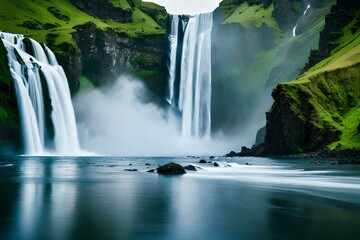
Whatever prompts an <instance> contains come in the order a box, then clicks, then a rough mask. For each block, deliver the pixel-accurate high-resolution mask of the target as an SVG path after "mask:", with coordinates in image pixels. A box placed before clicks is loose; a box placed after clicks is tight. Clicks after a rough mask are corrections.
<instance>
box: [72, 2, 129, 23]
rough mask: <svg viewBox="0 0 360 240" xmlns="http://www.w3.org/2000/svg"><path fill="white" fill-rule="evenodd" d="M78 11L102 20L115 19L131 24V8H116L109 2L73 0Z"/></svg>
mask: <svg viewBox="0 0 360 240" xmlns="http://www.w3.org/2000/svg"><path fill="white" fill-rule="evenodd" d="M71 3H72V4H74V6H76V7H77V8H78V9H80V10H81V11H84V12H86V13H88V14H89V15H91V16H94V17H98V18H100V19H104V20H107V19H113V20H115V21H117V22H120V23H129V22H131V13H132V11H131V8H130V6H129V8H121V7H120V6H114V5H113V4H111V3H110V1H109V0H96V1H94V0H92V1H89V0H71Z"/></svg>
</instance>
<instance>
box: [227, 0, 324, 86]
mask: <svg viewBox="0 0 360 240" xmlns="http://www.w3.org/2000/svg"><path fill="white" fill-rule="evenodd" d="M296 4H298V3H294V5H296ZM222 5H224V6H228V7H229V11H228V13H227V15H226V17H225V20H224V21H223V22H222V24H231V23H238V24H240V25H242V26H243V27H244V28H246V29H250V28H254V27H255V28H260V27H261V26H262V25H266V26H267V27H269V28H271V29H272V30H273V34H274V40H275V43H276V44H275V46H274V48H272V49H269V50H265V51H260V52H258V53H257V54H256V56H255V59H254V61H253V62H252V63H251V64H250V65H246V66H245V65H244V66H237V67H236V69H230V70H229V71H228V73H227V74H226V75H227V76H231V75H239V71H240V72H241V74H240V75H241V76H242V77H243V78H246V79H251V81H249V83H248V84H247V85H246V86H245V87H247V88H249V89H256V88H258V87H259V86H262V85H263V84H264V82H265V81H264V79H267V77H268V76H269V74H270V71H271V70H272V69H273V68H274V67H276V66H277V65H279V64H281V63H282V62H283V61H286V65H287V68H288V69H294V71H288V72H284V73H285V75H284V76H283V78H282V79H285V80H286V81H289V80H290V79H294V78H295V77H296V76H297V75H298V74H299V72H300V69H301V68H302V67H303V65H304V63H305V61H306V59H307V57H308V55H307V54H306V55H304V53H305V52H309V51H310V50H311V49H313V48H314V46H317V44H318V39H319V34H318V33H319V32H320V31H321V30H322V29H323V27H324V24H325V19H324V18H323V17H321V16H325V15H326V14H327V13H328V12H329V11H330V7H331V6H328V7H324V8H320V9H317V10H315V11H316V14H314V15H315V16H319V17H317V18H314V19H313V21H312V22H311V23H312V24H311V25H309V26H308V27H307V29H306V31H305V32H304V33H303V34H300V35H298V36H296V37H290V38H289V37H287V36H285V34H284V33H282V32H281V30H280V28H279V25H278V24H277V22H276V20H275V19H274V18H273V17H272V11H273V8H274V7H273V4H271V5H270V6H269V7H268V8H266V9H264V8H263V7H262V4H259V5H252V6H249V4H248V3H247V2H245V3H242V4H241V5H239V6H237V7H235V8H234V5H233V3H232V1H223V2H222ZM300 5H301V4H300ZM294 7H296V6H294ZM297 8H298V9H297V10H298V11H300V10H301V6H298V7H297ZM314 33H316V34H314ZM264 41H269V39H264ZM293 44H298V45H300V46H301V47H302V50H301V53H299V52H296V51H295V52H294V53H291V52H289V51H288V50H287V49H289V48H290V47H291V46H292V45H293ZM300 54H303V55H304V56H303V57H300V56H299V55H300ZM269 59H271V61H269ZM264 66H266V67H264ZM242 67H243V68H242Z"/></svg>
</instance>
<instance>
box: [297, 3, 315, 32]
mask: <svg viewBox="0 0 360 240" xmlns="http://www.w3.org/2000/svg"><path fill="white" fill-rule="evenodd" d="M310 8H311V3H310V1H309V2H308V5H307V6H306V9H305V11H304V13H303V15H302V16H305V15H306V13H307V12H308V10H309V9H310ZM302 16H301V17H302ZM299 20H300V18H299V19H298V21H297V22H296V25H295V27H294V28H293V37H296V29H297V27H298V25H299Z"/></svg>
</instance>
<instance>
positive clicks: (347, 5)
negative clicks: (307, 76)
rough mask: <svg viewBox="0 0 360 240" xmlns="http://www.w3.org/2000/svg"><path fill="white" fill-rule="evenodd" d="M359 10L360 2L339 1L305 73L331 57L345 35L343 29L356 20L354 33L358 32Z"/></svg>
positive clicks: (359, 22) (354, 0)
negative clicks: (338, 41)
mask: <svg viewBox="0 0 360 240" xmlns="http://www.w3.org/2000/svg"><path fill="white" fill-rule="evenodd" d="M359 8H360V2H359V1H356V0H352V1H351V0H337V4H336V5H334V6H333V7H332V8H331V11H330V13H329V14H328V15H327V16H326V18H325V26H324V29H323V30H322V31H321V33H320V41H319V48H318V50H313V51H311V53H310V57H309V61H308V63H307V64H306V66H305V68H304V69H303V72H305V71H306V70H308V69H310V68H311V67H312V66H314V65H315V64H317V63H319V62H320V61H322V60H323V59H325V58H327V57H329V56H330V53H331V51H332V50H334V49H335V48H336V47H337V46H338V44H337V43H336V40H337V39H338V38H340V37H341V36H343V35H344V32H343V30H342V29H343V28H344V27H345V26H346V25H348V24H349V23H350V22H351V21H353V20H354V19H355V21H356V23H355V26H354V28H353V29H352V32H353V33H355V32H356V31H358V29H359V28H360V18H356V16H357V14H358V9H359Z"/></svg>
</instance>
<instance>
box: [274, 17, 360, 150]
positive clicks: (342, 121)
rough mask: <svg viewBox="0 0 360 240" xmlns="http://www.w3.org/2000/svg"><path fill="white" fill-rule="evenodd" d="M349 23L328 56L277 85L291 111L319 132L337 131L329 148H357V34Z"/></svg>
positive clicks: (359, 55)
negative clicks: (300, 73)
mask: <svg viewBox="0 0 360 240" xmlns="http://www.w3.org/2000/svg"><path fill="white" fill-rule="evenodd" d="M356 22H357V21H355V20H354V21H353V22H352V23H350V24H349V25H348V26H346V27H345V28H344V29H342V34H343V36H342V37H340V38H339V39H338V40H337V41H336V42H335V44H337V45H338V47H337V48H335V49H334V50H333V51H332V52H331V55H330V57H328V58H326V59H325V60H323V61H321V62H320V63H318V64H317V65H315V66H314V67H312V68H311V69H310V70H309V71H307V72H306V73H304V74H303V75H302V76H300V77H299V78H298V79H296V80H295V81H293V82H289V83H284V84H280V85H279V86H278V87H280V88H281V90H282V93H284V94H285V98H286V99H287V101H288V102H289V104H290V107H291V109H292V111H293V112H294V113H295V114H296V115H297V116H298V117H299V118H300V119H301V120H303V121H308V122H310V123H312V124H313V125H314V126H316V127H317V128H318V129H320V130H321V131H322V132H323V133H326V132H335V131H337V132H339V133H340V137H339V139H338V141H336V142H334V143H332V144H330V145H329V146H328V147H329V148H330V149H360V133H359V131H358V129H357V127H358V125H359V123H360V31H359V30H358V29H357V30H356V31H354V28H356V26H355V24H356Z"/></svg>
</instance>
